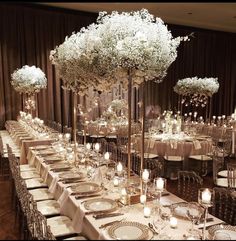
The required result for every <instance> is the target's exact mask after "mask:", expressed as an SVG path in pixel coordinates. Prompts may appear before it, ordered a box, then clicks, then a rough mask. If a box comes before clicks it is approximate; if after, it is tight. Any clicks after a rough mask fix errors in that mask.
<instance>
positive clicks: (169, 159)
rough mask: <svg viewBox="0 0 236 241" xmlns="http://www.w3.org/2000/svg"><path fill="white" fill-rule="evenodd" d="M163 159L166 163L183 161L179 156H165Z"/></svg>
mask: <svg viewBox="0 0 236 241" xmlns="http://www.w3.org/2000/svg"><path fill="white" fill-rule="evenodd" d="M164 158H165V160H167V161H183V157H181V156H165V157H164Z"/></svg>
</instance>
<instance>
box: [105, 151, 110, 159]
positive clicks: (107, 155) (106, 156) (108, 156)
mask: <svg viewBox="0 0 236 241" xmlns="http://www.w3.org/2000/svg"><path fill="white" fill-rule="evenodd" d="M109 158H110V154H109V152H106V153H105V154H104V159H105V160H109Z"/></svg>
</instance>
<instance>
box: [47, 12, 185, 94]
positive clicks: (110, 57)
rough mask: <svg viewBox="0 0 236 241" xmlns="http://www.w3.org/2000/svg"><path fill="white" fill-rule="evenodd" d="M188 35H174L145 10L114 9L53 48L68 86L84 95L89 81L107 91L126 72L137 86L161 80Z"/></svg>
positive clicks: (124, 77) (123, 79)
mask: <svg viewBox="0 0 236 241" xmlns="http://www.w3.org/2000/svg"><path fill="white" fill-rule="evenodd" d="M187 40H189V38H188V37H187V36H185V37H176V38H173V36H172V34H171V32H170V31H168V29H167V27H166V25H165V24H164V22H163V21H162V20H161V19H160V18H155V17H154V16H153V15H151V14H150V13H149V12H148V11H147V10H146V9H142V10H140V11H136V12H135V11H132V12H122V13H118V12H116V11H113V12H112V13H111V14H107V13H106V12H100V13H99V16H98V18H97V22H96V23H94V24H91V25H89V26H88V27H87V28H82V29H81V30H80V31H79V32H78V33H73V34H72V35H71V36H70V37H69V38H68V37H66V39H65V42H64V43H63V44H61V45H60V46H58V47H56V48H55V49H54V50H52V51H51V53H50V60H51V61H52V63H53V64H55V65H56V67H57V69H58V70H59V75H60V77H61V78H62V79H63V80H64V85H63V86H64V88H67V89H71V90H72V91H74V92H77V93H79V94H82V95H83V94H85V93H86V92H87V91H88V89H89V87H90V86H93V87H94V89H96V90H98V91H107V90H110V89H111V86H112V85H113V84H114V83H116V82H117V81H120V82H121V83H122V84H123V86H124V87H125V88H127V85H128V77H130V76H131V77H132V80H133V84H134V86H138V85H140V84H141V83H142V82H143V81H148V80H154V81H156V82H161V81H162V79H163V78H164V77H165V75H166V74H167V69H168V67H169V66H170V65H171V63H172V62H173V61H175V59H176V57H177V47H178V46H179V44H180V43H181V41H187Z"/></svg>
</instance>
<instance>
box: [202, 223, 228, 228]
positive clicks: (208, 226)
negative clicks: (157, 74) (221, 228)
mask: <svg viewBox="0 0 236 241" xmlns="http://www.w3.org/2000/svg"><path fill="white" fill-rule="evenodd" d="M219 224H225V222H220V223H214V224H211V225H207V226H206V229H208V228H210V227H212V226H215V225H219ZM203 228H204V226H202V227H200V228H198V229H203Z"/></svg>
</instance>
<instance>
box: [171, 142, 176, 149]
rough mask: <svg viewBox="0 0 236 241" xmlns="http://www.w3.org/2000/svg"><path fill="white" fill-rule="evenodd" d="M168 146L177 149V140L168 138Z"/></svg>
mask: <svg viewBox="0 0 236 241" xmlns="http://www.w3.org/2000/svg"><path fill="white" fill-rule="evenodd" d="M170 146H171V149H177V141H175V140H170Z"/></svg>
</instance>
